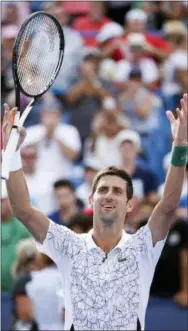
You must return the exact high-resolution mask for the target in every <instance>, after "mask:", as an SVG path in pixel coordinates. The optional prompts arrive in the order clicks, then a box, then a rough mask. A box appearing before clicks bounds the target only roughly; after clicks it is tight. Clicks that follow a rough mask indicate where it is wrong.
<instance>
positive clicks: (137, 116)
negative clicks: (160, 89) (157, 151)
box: [119, 68, 162, 135]
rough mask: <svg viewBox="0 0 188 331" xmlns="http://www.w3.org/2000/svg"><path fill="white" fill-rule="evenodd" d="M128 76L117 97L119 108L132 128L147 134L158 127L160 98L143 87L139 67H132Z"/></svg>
mask: <svg viewBox="0 0 188 331" xmlns="http://www.w3.org/2000/svg"><path fill="white" fill-rule="evenodd" d="M128 77H129V78H128V82H127V84H126V88H125V89H124V91H123V92H122V94H121V95H120V98H119V100H120V109H121V110H122V112H123V113H124V115H125V116H126V117H127V118H128V120H129V122H130V126H131V128H132V129H133V130H135V131H137V132H138V133H139V134H142V135H148V134H149V132H150V131H151V130H152V129H154V128H157V127H159V114H160V109H161V107H162V102H161V99H160V98H159V97H157V96H156V95H154V94H153V93H152V92H150V91H148V89H146V88H145V86H144V82H143V78H142V72H141V70H140V69H139V68H133V69H132V70H131V71H130V73H129V76H128Z"/></svg>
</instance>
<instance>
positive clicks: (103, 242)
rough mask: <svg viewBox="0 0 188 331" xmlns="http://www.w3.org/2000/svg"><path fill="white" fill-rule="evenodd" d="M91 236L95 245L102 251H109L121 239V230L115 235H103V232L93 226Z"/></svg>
mask: <svg viewBox="0 0 188 331" xmlns="http://www.w3.org/2000/svg"><path fill="white" fill-rule="evenodd" d="M92 237H93V240H94V242H95V243H96V245H97V246H98V247H100V248H101V249H102V251H103V252H105V253H109V252H110V251H111V250H112V249H113V248H114V247H116V246H117V244H118V243H119V241H120V240H121V237H122V230H121V231H120V232H118V233H117V234H115V235H114V234H110V233H107V234H106V235H104V233H101V232H100V231H98V230H97V229H96V228H94V231H93V236H92Z"/></svg>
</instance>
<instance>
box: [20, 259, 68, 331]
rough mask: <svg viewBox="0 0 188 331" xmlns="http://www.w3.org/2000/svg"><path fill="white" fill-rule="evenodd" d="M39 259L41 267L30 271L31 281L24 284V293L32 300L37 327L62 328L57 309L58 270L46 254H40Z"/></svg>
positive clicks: (61, 319) (62, 324)
mask: <svg viewBox="0 0 188 331" xmlns="http://www.w3.org/2000/svg"><path fill="white" fill-rule="evenodd" d="M41 259H42V269H41V270H38V271H33V272H32V273H31V281H30V282H28V283H27V285H26V293H27V295H28V297H29V298H30V300H31V302H32V305H33V315H34V317H35V320H36V322H37V325H38V329H39V330H63V329H64V320H63V317H64V316H62V313H60V311H59V309H58V305H59V302H58V301H59V300H58V294H57V288H58V284H59V272H58V270H57V267H56V265H55V263H54V262H53V261H52V260H51V259H50V258H49V257H48V256H46V255H44V254H41ZM65 272H66V271H65ZM63 288H64V287H63Z"/></svg>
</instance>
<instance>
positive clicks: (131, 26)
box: [103, 9, 172, 62]
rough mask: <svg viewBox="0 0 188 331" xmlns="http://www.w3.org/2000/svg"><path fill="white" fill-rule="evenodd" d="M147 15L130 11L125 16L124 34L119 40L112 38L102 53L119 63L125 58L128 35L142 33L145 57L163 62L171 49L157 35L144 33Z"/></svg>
mask: <svg viewBox="0 0 188 331" xmlns="http://www.w3.org/2000/svg"><path fill="white" fill-rule="evenodd" d="M146 23H147V14H146V12H144V11H143V10H141V9H131V10H130V11H129V12H128V13H127V14H126V15H125V33H124V34H123V35H122V36H121V37H120V38H114V39H113V41H111V42H109V44H108V45H107V46H106V48H105V49H103V53H104V55H105V56H110V57H112V58H113V59H114V60H115V61H120V60H122V59H124V58H126V57H127V54H126V48H127V47H126V42H127V36H128V35H129V34H130V33H142V34H143V35H144V36H145V39H146V41H147V43H146V44H145V55H146V56H148V57H152V58H153V59H154V60H155V61H156V62H161V61H163V60H164V59H165V58H166V57H168V55H169V54H170V52H171V50H172V47H171V45H170V43H168V42H167V41H165V40H164V39H163V38H162V37H160V36H159V35H157V34H153V33H149V32H147V31H146Z"/></svg>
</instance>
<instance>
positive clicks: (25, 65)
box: [17, 14, 60, 95]
mask: <svg viewBox="0 0 188 331" xmlns="http://www.w3.org/2000/svg"><path fill="white" fill-rule="evenodd" d="M59 48H60V36H59V32H58V29H57V26H56V24H55V23H54V22H53V20H52V19H51V18H49V17H48V16H45V15H42V14H41V15H38V16H36V17H35V18H33V19H32V20H30V22H29V23H28V24H27V26H26V28H25V30H24V31H23V34H22V35H21V38H20V41H19V46H18V50H17V54H18V58H17V72H18V78H19V81H20V84H21V86H22V88H23V90H24V91H25V92H26V93H27V94H29V95H37V94H40V93H42V92H43V91H45V90H46V89H47V87H48V85H49V84H50V83H51V81H52V80H53V79H54V78H55V76H56V71H57V64H58V61H59Z"/></svg>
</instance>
